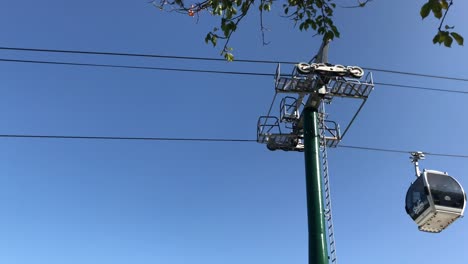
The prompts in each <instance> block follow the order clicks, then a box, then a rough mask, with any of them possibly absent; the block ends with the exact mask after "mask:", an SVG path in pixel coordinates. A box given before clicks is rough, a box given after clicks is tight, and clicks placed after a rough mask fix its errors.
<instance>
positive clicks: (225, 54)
mask: <svg viewBox="0 0 468 264" xmlns="http://www.w3.org/2000/svg"><path fill="white" fill-rule="evenodd" d="M224 58H225V59H226V60H227V61H229V62H231V61H233V60H234V55H232V53H230V52H226V53H224Z"/></svg>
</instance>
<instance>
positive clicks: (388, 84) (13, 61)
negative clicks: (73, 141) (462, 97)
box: [0, 58, 468, 94]
mask: <svg viewBox="0 0 468 264" xmlns="http://www.w3.org/2000/svg"><path fill="white" fill-rule="evenodd" d="M0 62H12V63H30V64H43V65H64V66H80V67H101V68H115V69H133V70H156V71H175V72H192V73H211V74H228V75H249V76H263V77H274V76H275V74H273V73H261V72H240V71H215V70H200V69H184V68H166V67H149V66H132V65H116V64H97V63H78V62H63V61H44V60H17V59H3V58H0ZM374 84H376V85H382V86H393V87H400V88H406V89H417V90H427V91H432V92H446V93H459V94H468V91H460V90H450V89H439V88H431V87H422V86H412V85H403V84H395V83H381V82H375V83H374Z"/></svg>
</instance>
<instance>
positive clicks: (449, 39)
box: [444, 35, 453, 48]
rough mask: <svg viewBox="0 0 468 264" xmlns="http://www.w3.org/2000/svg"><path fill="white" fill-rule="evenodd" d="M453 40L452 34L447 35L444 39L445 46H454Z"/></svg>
mask: <svg viewBox="0 0 468 264" xmlns="http://www.w3.org/2000/svg"><path fill="white" fill-rule="evenodd" d="M452 42H453V38H452V37H451V36H449V35H447V37H446V38H445V40H444V45H445V47H448V48H450V47H451V46H452Z"/></svg>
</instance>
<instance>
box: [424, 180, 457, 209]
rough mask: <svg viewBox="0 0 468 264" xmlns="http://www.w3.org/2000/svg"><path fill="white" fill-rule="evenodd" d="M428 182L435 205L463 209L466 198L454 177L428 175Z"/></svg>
mask: <svg viewBox="0 0 468 264" xmlns="http://www.w3.org/2000/svg"><path fill="white" fill-rule="evenodd" d="M427 181H428V183H429V187H430V189H431V195H432V199H433V200H434V204H435V205H441V206H448V207H453V208H460V209H462V208H463V204H464V201H465V197H464V195H463V191H462V188H461V187H460V185H459V184H458V183H457V182H456V181H455V180H454V179H453V178H452V177H450V176H447V175H444V174H436V173H427Z"/></svg>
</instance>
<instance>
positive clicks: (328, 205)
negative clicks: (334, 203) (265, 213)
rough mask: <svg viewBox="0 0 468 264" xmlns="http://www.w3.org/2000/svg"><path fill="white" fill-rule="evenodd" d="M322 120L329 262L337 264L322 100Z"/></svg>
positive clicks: (321, 148) (320, 116)
mask: <svg viewBox="0 0 468 264" xmlns="http://www.w3.org/2000/svg"><path fill="white" fill-rule="evenodd" d="M319 122H320V124H321V125H320V150H321V154H322V156H321V160H322V169H323V185H324V188H325V219H326V224H327V234H328V242H329V244H330V255H329V256H328V258H329V261H330V262H329V263H331V264H337V258H336V244H335V231H334V229H333V218H332V208H331V196H330V177H329V175H328V157H327V142H326V139H325V104H324V103H323V102H322V106H321V113H320V115H319Z"/></svg>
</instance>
